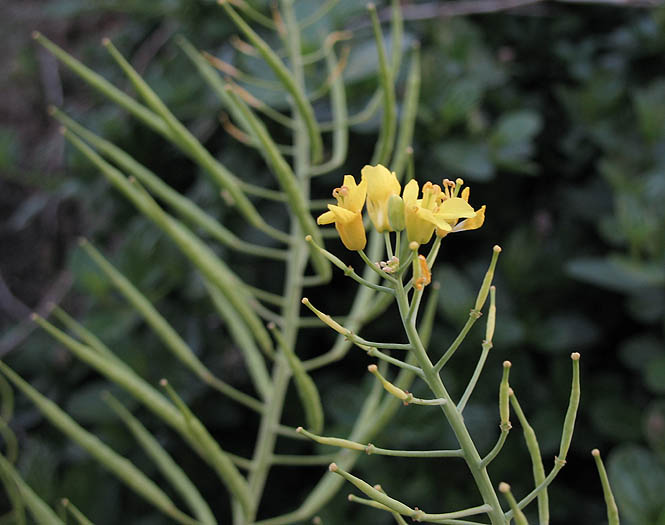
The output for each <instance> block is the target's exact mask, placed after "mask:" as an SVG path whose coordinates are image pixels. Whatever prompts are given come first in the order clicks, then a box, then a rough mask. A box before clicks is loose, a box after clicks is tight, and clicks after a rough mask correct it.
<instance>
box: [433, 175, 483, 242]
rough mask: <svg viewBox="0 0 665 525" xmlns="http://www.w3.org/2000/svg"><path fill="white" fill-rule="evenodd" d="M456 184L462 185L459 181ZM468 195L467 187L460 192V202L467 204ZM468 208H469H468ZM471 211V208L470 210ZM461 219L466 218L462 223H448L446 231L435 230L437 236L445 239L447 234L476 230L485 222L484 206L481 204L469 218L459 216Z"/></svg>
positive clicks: (443, 229)
mask: <svg viewBox="0 0 665 525" xmlns="http://www.w3.org/2000/svg"><path fill="white" fill-rule="evenodd" d="M458 183H460V184H463V182H462V180H461V179H458ZM469 193H470V190H469V187H468V186H467V187H466V188H464V190H462V198H461V200H463V201H464V202H466V203H467V204H468V202H469ZM453 198H456V197H453ZM445 202H446V201H444V203H445ZM469 208H471V206H469ZM471 209H473V208H471ZM463 217H466V218H465V220H463V221H462V222H458V220H457V219H455V220H453V221H450V222H449V226H450V229H446V228H441V229H440V228H438V227H437V229H436V234H437V236H439V237H445V236H446V235H448V234H449V233H456V232H461V231H467V230H477V229H478V228H480V227H481V226H482V225H483V223H484V222H485V205H484V204H483V205H482V206H481V207H480V208H479V209H477V210H476V211H475V212H474V214H473V216H470V217H469V216H466V215H465V216H461V215H460V217H459V218H463Z"/></svg>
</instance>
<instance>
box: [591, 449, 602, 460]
mask: <svg viewBox="0 0 665 525" xmlns="http://www.w3.org/2000/svg"><path fill="white" fill-rule="evenodd" d="M591 455H592V456H594V457H596V458H597V457H600V450H598V449H597V448H594V449H593V450H592V451H591Z"/></svg>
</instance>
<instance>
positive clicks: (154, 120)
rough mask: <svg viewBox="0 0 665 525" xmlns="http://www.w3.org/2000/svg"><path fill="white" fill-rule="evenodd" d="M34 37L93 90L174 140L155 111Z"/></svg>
mask: <svg viewBox="0 0 665 525" xmlns="http://www.w3.org/2000/svg"><path fill="white" fill-rule="evenodd" d="M32 37H33V38H34V39H35V40H36V41H37V42H38V43H39V44H41V45H42V46H43V47H44V48H46V49H47V50H48V51H49V52H50V53H52V54H53V56H55V57H56V58H57V59H58V60H60V62H62V63H63V64H64V65H65V66H66V67H67V68H69V69H70V70H71V71H72V72H74V73H75V74H76V75H78V76H79V77H80V78H81V79H83V80H84V81H85V82H86V83H87V84H88V85H90V86H91V87H92V88H94V89H96V90H97V91H99V92H100V93H101V94H102V95H104V96H105V97H107V98H108V99H110V100H112V101H113V102H115V103H116V104H118V105H119V106H120V107H122V108H123V109H125V110H127V111H128V112H129V113H131V114H132V115H134V117H136V118H137V119H139V120H140V121H141V122H143V123H144V124H146V125H147V126H148V127H149V128H151V129H152V130H154V131H156V132H157V133H159V134H160V135H162V136H164V137H166V138H167V139H169V140H172V134H171V130H170V129H169V127H168V125H167V124H166V122H164V120H163V119H162V118H161V117H160V116H159V115H157V114H156V113H155V112H154V111H152V110H150V109H148V108H147V107H145V106H144V105H143V104H140V103H139V102H137V101H136V100H134V99H133V98H132V97H130V96H129V95H127V94H126V93H125V92H123V91H121V90H120V89H118V88H117V87H115V86H114V85H113V84H111V83H110V82H109V81H108V80H106V79H105V78H104V77H102V76H101V75H99V74H98V73H95V72H94V71H93V70H92V69H90V68H88V67H87V66H85V65H83V64H82V63H81V62H80V61H78V60H76V59H75V58H74V57H73V56H72V55H70V54H69V53H67V52H66V51H65V50H64V49H62V48H60V47H58V46H57V45H56V44H54V43H53V42H51V41H50V40H49V39H48V38H46V37H45V36H44V35H42V34H41V33H39V32H37V31H35V32H34V33H33V34H32Z"/></svg>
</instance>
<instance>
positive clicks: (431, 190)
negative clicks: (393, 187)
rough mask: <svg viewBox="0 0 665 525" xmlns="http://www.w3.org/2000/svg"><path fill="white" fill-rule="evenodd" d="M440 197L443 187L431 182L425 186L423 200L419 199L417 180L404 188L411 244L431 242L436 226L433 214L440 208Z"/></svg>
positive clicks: (405, 215) (407, 225)
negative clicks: (432, 218)
mask: <svg viewBox="0 0 665 525" xmlns="http://www.w3.org/2000/svg"><path fill="white" fill-rule="evenodd" d="M440 196H441V187H440V186H439V185H437V184H432V183H431V182H426V183H425V185H424V186H423V198H422V199H419V198H418V183H417V182H416V181H415V180H411V181H409V183H408V184H407V185H406V186H405V187H404V192H403V193H402V200H403V201H404V218H405V221H406V235H407V237H408V239H409V242H417V243H418V244H427V243H428V242H429V241H430V239H431V238H432V234H433V233H434V228H435V225H436V223H435V222H432V220H431V214H432V212H433V211H434V210H435V208H436V207H437V206H438V204H439V201H440Z"/></svg>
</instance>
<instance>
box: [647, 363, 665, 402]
mask: <svg viewBox="0 0 665 525" xmlns="http://www.w3.org/2000/svg"><path fill="white" fill-rule="evenodd" d="M644 382H645V383H646V385H647V387H648V388H649V389H650V390H651V391H652V392H653V393H654V394H665V356H660V357H657V358H655V359H652V360H651V361H649V363H648V365H647V366H646V368H645V370H644Z"/></svg>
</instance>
